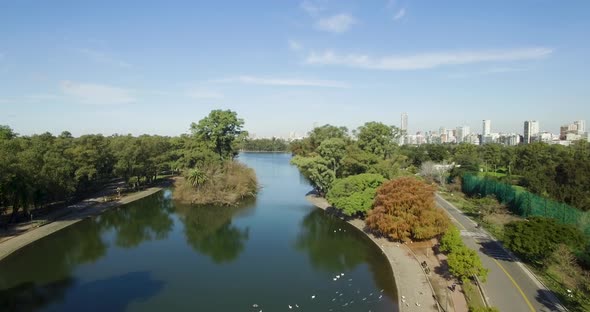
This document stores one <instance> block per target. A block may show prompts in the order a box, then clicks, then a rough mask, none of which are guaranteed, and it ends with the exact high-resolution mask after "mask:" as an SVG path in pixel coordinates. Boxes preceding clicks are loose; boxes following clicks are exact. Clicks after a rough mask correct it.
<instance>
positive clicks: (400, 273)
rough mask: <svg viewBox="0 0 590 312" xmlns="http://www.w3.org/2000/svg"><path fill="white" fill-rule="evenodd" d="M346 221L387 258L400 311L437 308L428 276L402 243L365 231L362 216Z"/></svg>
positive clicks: (317, 201)
mask: <svg viewBox="0 0 590 312" xmlns="http://www.w3.org/2000/svg"><path fill="white" fill-rule="evenodd" d="M306 198H307V200H308V201H309V202H311V203H312V204H314V205H315V206H316V207H318V208H321V209H323V210H326V209H328V208H329V207H331V205H330V204H329V203H328V201H327V200H326V199H324V198H322V197H318V196H316V195H307V197H306ZM347 222H348V223H350V224H352V225H353V226H354V227H356V228H357V229H358V230H360V231H361V232H363V233H365V234H367V236H368V237H369V238H370V239H371V240H372V241H373V242H374V243H375V244H376V245H377V246H378V247H379V248H381V250H382V251H383V253H384V254H385V256H386V257H387V259H388V260H389V264H390V265H391V269H392V271H393V275H394V278H395V284H396V286H397V294H398V305H399V309H400V311H401V312H414V311H416V312H417V311H439V309H438V304H437V303H436V301H435V300H434V291H433V289H432V287H431V286H430V283H429V282H428V278H427V277H426V275H425V273H424V271H423V270H422V267H421V266H420V263H419V262H418V261H417V260H416V258H415V257H414V256H413V254H412V251H411V250H410V249H409V248H408V247H407V246H406V245H404V244H399V243H394V242H391V241H389V240H387V239H385V238H377V237H375V236H373V235H372V234H369V233H367V232H365V231H364V227H365V224H364V222H363V221H362V220H359V219H354V220H350V221H347Z"/></svg>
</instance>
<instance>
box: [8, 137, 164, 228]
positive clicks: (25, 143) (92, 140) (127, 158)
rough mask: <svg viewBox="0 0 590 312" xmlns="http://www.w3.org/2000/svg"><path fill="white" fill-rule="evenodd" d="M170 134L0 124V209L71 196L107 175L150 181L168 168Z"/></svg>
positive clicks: (38, 204)
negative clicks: (31, 131)
mask: <svg viewBox="0 0 590 312" xmlns="http://www.w3.org/2000/svg"><path fill="white" fill-rule="evenodd" d="M171 142H172V139H171V138H168V137H162V136H149V135H142V136H139V137H133V136H131V135H127V136H121V135H113V136H108V137H107V136H103V135H100V134H98V135H83V136H80V137H77V138H74V137H73V136H72V135H71V134H70V133H69V132H67V131H66V132H62V133H61V134H60V135H58V136H54V135H52V134H51V133H48V132H46V133H43V134H39V135H31V136H19V135H18V134H16V133H14V132H13V131H12V130H11V129H10V128H9V127H6V126H3V127H2V128H1V129H0V172H2V175H1V176H0V209H2V210H3V211H4V210H6V209H7V208H8V207H11V208H12V218H14V216H16V214H17V212H18V211H19V210H21V209H22V210H24V211H27V210H28V209H30V208H38V207H41V206H44V205H47V204H50V203H55V202H60V201H64V200H68V199H72V198H73V197H74V196H75V195H76V194H80V193H83V192H86V191H90V190H94V189H95V188H96V187H97V186H100V185H103V184H105V183H106V182H108V181H109V180H110V179H113V178H123V179H125V181H127V182H130V183H142V184H143V183H150V182H151V181H153V180H154V179H155V178H156V176H157V175H158V174H159V173H161V172H163V171H167V170H170V168H171V164H172V160H173V158H174V157H173V153H171V150H170V149H171Z"/></svg>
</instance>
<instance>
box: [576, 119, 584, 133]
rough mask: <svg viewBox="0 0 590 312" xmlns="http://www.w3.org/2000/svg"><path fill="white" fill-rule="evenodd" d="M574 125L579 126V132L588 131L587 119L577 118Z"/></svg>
mask: <svg viewBox="0 0 590 312" xmlns="http://www.w3.org/2000/svg"><path fill="white" fill-rule="evenodd" d="M574 125H576V127H577V128H578V134H583V133H584V132H586V120H576V121H574Z"/></svg>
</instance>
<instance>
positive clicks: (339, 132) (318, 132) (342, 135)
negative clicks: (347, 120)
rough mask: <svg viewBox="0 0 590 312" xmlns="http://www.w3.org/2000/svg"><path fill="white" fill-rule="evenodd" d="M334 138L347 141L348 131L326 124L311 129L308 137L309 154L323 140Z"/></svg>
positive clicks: (344, 128)
mask: <svg viewBox="0 0 590 312" xmlns="http://www.w3.org/2000/svg"><path fill="white" fill-rule="evenodd" d="M334 138H337V139H343V140H348V139H349V136H348V129H347V128H346V127H336V126H332V125H328V124H326V125H323V126H321V127H316V128H313V130H311V132H309V136H308V140H309V149H310V152H313V151H315V150H316V149H317V148H318V147H319V146H320V144H322V142H324V141H325V140H327V139H334Z"/></svg>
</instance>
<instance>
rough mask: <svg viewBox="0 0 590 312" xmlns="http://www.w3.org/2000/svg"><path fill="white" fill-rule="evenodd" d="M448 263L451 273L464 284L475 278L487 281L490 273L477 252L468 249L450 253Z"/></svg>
mask: <svg viewBox="0 0 590 312" xmlns="http://www.w3.org/2000/svg"><path fill="white" fill-rule="evenodd" d="M447 263H448V265H449V272H450V273H451V274H452V275H453V276H455V277H457V278H458V279H460V280H462V281H464V282H465V281H467V280H468V279H470V278H471V277H473V276H478V277H479V278H481V279H482V280H483V281H485V280H486V278H487V275H488V271H489V270H488V269H486V268H484V267H483V264H482V263H481V259H480V258H479V256H478V255H477V252H475V251H474V250H471V249H469V248H467V247H462V248H459V249H458V250H455V251H454V252H452V253H450V254H449V256H448V258H447Z"/></svg>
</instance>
